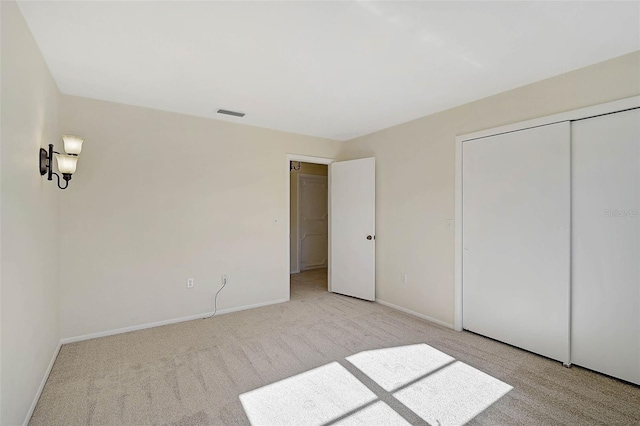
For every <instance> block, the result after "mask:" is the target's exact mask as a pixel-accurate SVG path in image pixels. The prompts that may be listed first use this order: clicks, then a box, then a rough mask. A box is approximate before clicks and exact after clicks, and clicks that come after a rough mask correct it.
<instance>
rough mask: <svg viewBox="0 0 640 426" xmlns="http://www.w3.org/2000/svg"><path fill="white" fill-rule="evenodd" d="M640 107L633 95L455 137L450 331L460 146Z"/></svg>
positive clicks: (457, 287) (457, 325) (457, 270)
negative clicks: (453, 240)
mask: <svg viewBox="0 0 640 426" xmlns="http://www.w3.org/2000/svg"><path fill="white" fill-rule="evenodd" d="M639 107H640V96H632V97H630V98H624V99H620V100H617V101H612V102H606V103H603V104H598V105H592V106H588V107H585V108H579V109H575V110H572V111H567V112H562V113H559V114H553V115H548V116H544V117H540V118H534V119H532V120H526V121H520V122H517V123H513V124H508V125H506V126H500V127H494V128H492V129H487V130H481V131H479V132H473V133H467V134H464V135H459V136H456V141H455V144H456V153H455V222H454V224H455V245H454V246H455V267H454V275H455V279H454V299H453V300H454V317H453V328H454V329H455V330H456V331H462V327H463V321H464V318H463V317H462V291H463V287H462V232H463V229H462V220H463V218H462V200H463V197H462V179H463V177H462V144H463V142H467V141H470V140H475V139H481V138H485V137H488V136H495V135H499V134H503V133H510V132H515V131H518V130H524V129H530V128H532V127H539V126H546V125H548V124H554V123H559V122H562V121H575V120H581V119H585V118H591V117H597V116H599V115H605V114H611V113H614V112H620V111H625V110H628V109H634V108H639Z"/></svg>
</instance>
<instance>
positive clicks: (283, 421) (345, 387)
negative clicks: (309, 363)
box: [240, 362, 377, 426]
mask: <svg viewBox="0 0 640 426" xmlns="http://www.w3.org/2000/svg"><path fill="white" fill-rule="evenodd" d="M376 399H377V397H376V395H375V394H374V393H373V392H372V391H370V390H369V388H367V387H366V386H365V385H363V384H362V383H361V382H360V381H359V380H358V379H356V378H355V377H354V376H352V375H351V373H349V372H348V371H347V370H346V369H345V368H344V367H343V366H341V365H340V364H338V363H337V362H332V363H330V364H327V365H323V366H322V367H318V368H315V369H313V370H309V371H305V372H304V373H301V374H298V375H296V376H293V377H289V378H287V379H284V380H280V381H279V382H276V383H273V384H270V385H267V386H264V387H261V388H259V389H256V390H253V391H251V392H247V393H244V394H242V395H240V402H242V406H243V407H244V410H245V412H246V413H247V417H249V421H250V422H251V424H252V425H294V426H300V425H322V424H325V423H327V422H330V421H332V420H335V419H338V418H339V417H341V416H343V415H344V414H346V413H349V412H351V411H354V410H355V409H358V408H359V407H361V406H363V405H365V404H367V403H369V402H372V401H375V400H376ZM355 424H358V423H355Z"/></svg>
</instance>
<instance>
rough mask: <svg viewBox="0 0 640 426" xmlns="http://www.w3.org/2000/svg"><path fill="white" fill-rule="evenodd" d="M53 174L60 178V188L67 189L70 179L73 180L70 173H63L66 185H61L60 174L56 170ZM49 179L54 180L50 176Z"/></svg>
mask: <svg viewBox="0 0 640 426" xmlns="http://www.w3.org/2000/svg"><path fill="white" fill-rule="evenodd" d="M51 174H52V175H55V176H56V178H58V188H60V189H67V186H69V181H70V180H71V175H70V174H68V173H63V174H62V179H64V181H65V185H64V186H60V175H59V174H57V173H56V172H52V173H51ZM49 180H53V179H52V178H50V179H49Z"/></svg>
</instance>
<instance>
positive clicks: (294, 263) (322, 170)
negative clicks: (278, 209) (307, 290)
mask: <svg viewBox="0 0 640 426" xmlns="http://www.w3.org/2000/svg"><path fill="white" fill-rule="evenodd" d="M295 164H297V162H295ZM328 170H329V168H328V167H327V166H326V165H324V164H312V163H300V170H292V171H291V180H290V182H289V185H290V194H291V204H290V206H289V207H290V208H289V212H290V218H291V220H290V224H289V225H290V228H291V229H290V231H289V232H290V233H289V235H290V237H291V240H290V242H291V247H290V251H289V253H290V257H291V259H290V261H289V263H290V268H291V272H300V270H299V265H298V175H317V176H327V173H328Z"/></svg>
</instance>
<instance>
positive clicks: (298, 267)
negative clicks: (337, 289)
mask: <svg viewBox="0 0 640 426" xmlns="http://www.w3.org/2000/svg"><path fill="white" fill-rule="evenodd" d="M296 178H297V180H298V198H297V200H296V204H297V206H296V212H297V214H298V218H297V223H296V228H297V230H296V236H297V238H296V246H297V252H296V254H297V256H296V263H297V268H296V270H297V271H298V272H302V268H301V267H300V249H301V247H302V244H301V243H302V240H301V239H300V193H301V191H300V189H301V187H300V180H301V178H302V179H304V178H312V179H313V178H327V238H328V237H329V234H328V233H329V228H328V226H329V214H330V213H329V198H328V197H329V166H327V176H323V175H309V174H304V173H302V174H301V173H298V174H297V175H296ZM289 210H291V209H289ZM289 229H291V226H289ZM289 257H291V254H289ZM328 265H329V242H328V241H327V266H328ZM327 279H328V278H327Z"/></svg>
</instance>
